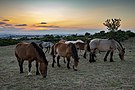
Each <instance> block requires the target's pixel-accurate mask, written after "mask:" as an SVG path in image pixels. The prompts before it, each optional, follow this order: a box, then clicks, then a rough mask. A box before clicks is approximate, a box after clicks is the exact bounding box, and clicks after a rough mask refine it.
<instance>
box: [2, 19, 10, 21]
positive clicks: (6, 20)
mask: <svg viewBox="0 0 135 90" xmlns="http://www.w3.org/2000/svg"><path fill="white" fill-rule="evenodd" d="M2 21H10V20H8V19H3V20H2Z"/></svg>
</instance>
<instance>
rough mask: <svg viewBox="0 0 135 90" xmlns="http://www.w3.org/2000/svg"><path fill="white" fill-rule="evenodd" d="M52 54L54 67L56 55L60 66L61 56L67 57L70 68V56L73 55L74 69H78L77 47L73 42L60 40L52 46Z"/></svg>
mask: <svg viewBox="0 0 135 90" xmlns="http://www.w3.org/2000/svg"><path fill="white" fill-rule="evenodd" d="M52 55H53V63H52V67H54V63H55V57H56V58H57V66H58V67H60V64H59V59H60V57H64V58H66V59H67V68H68V69H69V68H70V66H69V63H70V57H72V58H73V59H74V65H73V69H74V70H75V71H77V66H78V60H79V58H78V52H77V49H76V47H75V45H74V44H72V43H69V44H65V43H61V42H58V43H56V44H55V45H54V46H53V48H52Z"/></svg>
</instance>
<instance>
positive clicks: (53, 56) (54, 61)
mask: <svg viewBox="0 0 135 90" xmlns="http://www.w3.org/2000/svg"><path fill="white" fill-rule="evenodd" d="M54 63H56V61H55V55H53V63H52V67H54Z"/></svg>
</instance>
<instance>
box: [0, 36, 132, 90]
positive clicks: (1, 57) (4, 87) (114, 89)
mask: <svg viewBox="0 0 135 90" xmlns="http://www.w3.org/2000/svg"><path fill="white" fill-rule="evenodd" d="M122 44H123V45H124V46H125V48H126V54H125V61H120V59H119V57H118V53H117V52H116V53H115V54H114V61H115V62H109V60H108V61H107V62H104V61H103V58H104V57H103V55H104V53H101V54H97V56H98V58H97V62H95V63H89V62H88V59H84V58H83V57H82V55H81V54H82V53H79V56H80V60H79V66H78V71H74V70H73V69H69V70H68V69H67V68H66V65H65V64H64V62H63V60H61V62H60V64H61V67H60V68H59V67H57V65H55V67H54V68H52V67H51V63H52V57H51V56H50V55H49V54H46V57H47V60H48V61H49V66H48V76H47V78H42V76H41V75H38V76H36V75H35V62H33V66H32V73H33V74H32V75H31V76H28V75H27V74H28V73H27V71H28V67H27V62H24V73H23V74H20V73H19V67H18V63H17V60H16V58H15V56H14V48H15V46H14V45H11V46H3V47H0V90H43V89H44V90H135V60H134V59H135V57H134V56H135V38H131V39H129V40H126V41H124V42H123V43H122ZM61 59H62V58H61ZM72 62H73V61H71V67H72Z"/></svg>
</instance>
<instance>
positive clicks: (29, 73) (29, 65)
mask: <svg viewBox="0 0 135 90" xmlns="http://www.w3.org/2000/svg"><path fill="white" fill-rule="evenodd" d="M31 63H32V62H31V61H29V64H28V67H29V72H28V75H32V73H31V67H32V65H31Z"/></svg>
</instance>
